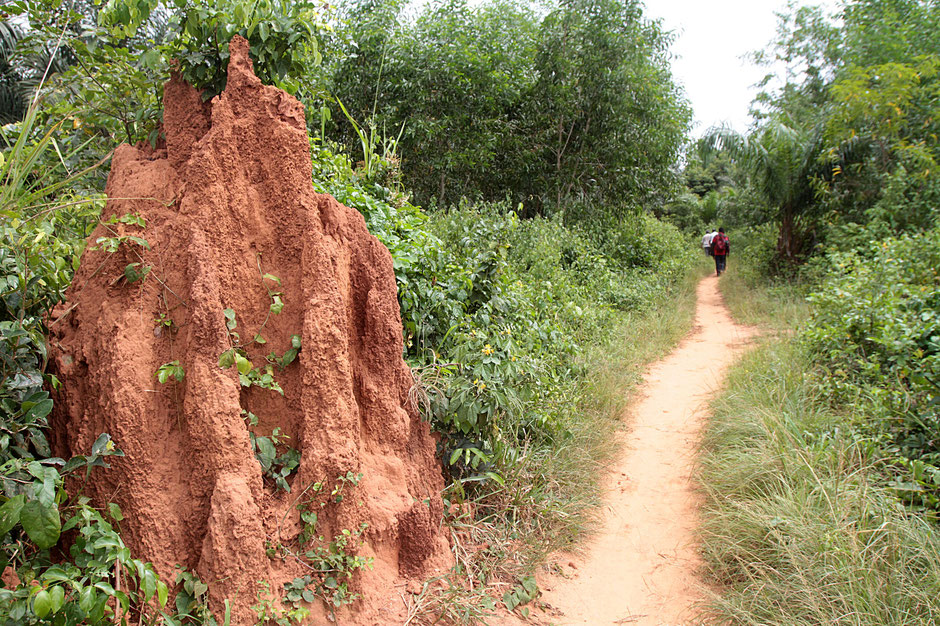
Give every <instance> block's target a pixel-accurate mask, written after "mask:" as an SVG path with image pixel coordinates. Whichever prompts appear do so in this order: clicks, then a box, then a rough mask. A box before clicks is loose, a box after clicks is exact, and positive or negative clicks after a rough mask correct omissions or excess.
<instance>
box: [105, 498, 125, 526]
mask: <svg viewBox="0 0 940 626" xmlns="http://www.w3.org/2000/svg"><path fill="white" fill-rule="evenodd" d="M108 514H110V515H111V519H113V520H114V521H116V522H120V521H122V520H123V519H124V514H123V513H121V507H119V506H118V505H117V504H115V503H114V502H109V503H108Z"/></svg>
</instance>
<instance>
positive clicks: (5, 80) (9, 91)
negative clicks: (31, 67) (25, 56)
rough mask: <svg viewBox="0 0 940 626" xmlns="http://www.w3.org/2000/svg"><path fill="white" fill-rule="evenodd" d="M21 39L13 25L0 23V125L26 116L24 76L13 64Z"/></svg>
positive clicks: (26, 103) (4, 22)
mask: <svg viewBox="0 0 940 626" xmlns="http://www.w3.org/2000/svg"><path fill="white" fill-rule="evenodd" d="M19 39H20V33H19V31H17V29H16V28H15V27H14V26H13V25H12V24H11V23H9V22H6V21H0V124H10V123H12V122H16V121H19V120H21V119H23V115H25V114H26V107H27V105H28V102H27V97H26V95H25V90H24V88H23V76H22V73H21V72H20V71H19V70H17V68H16V67H14V64H13V54H14V52H15V51H16V45H17V43H18V42H19Z"/></svg>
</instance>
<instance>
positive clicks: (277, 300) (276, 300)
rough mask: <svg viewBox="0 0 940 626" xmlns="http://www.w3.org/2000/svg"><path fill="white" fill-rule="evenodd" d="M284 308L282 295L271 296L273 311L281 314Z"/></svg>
mask: <svg viewBox="0 0 940 626" xmlns="http://www.w3.org/2000/svg"><path fill="white" fill-rule="evenodd" d="M282 310H284V301H283V300H281V296H277V295H275V296H272V297H271V312H272V313H274V314H275V315H279V314H280V312H281V311H282Z"/></svg>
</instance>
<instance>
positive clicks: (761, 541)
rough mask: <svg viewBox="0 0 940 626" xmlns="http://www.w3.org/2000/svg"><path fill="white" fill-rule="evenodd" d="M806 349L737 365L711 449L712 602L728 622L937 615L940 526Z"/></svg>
mask: <svg viewBox="0 0 940 626" xmlns="http://www.w3.org/2000/svg"><path fill="white" fill-rule="evenodd" d="M809 372H810V366H809V363H808V362H807V360H806V358H805V355H803V354H802V353H801V352H800V349H799V348H798V347H797V346H796V345H795V344H794V343H792V342H791V341H790V340H788V339H774V340H771V341H769V342H767V343H765V344H764V345H762V346H760V347H759V348H757V349H755V350H754V351H753V352H752V353H750V354H749V355H747V356H745V357H744V359H743V360H742V362H741V363H740V364H739V365H737V366H735V367H734V368H733V369H732V370H731V372H730V373H729V378H728V380H729V386H728V389H727V391H726V392H725V393H724V395H723V396H722V397H721V398H720V399H719V400H718V401H717V402H716V403H715V404H714V409H715V416H714V418H713V419H712V421H711V424H710V426H709V429H708V432H707V435H706V439H705V442H704V453H703V455H702V459H701V467H702V469H701V480H702V484H703V486H704V490H705V496H706V504H705V508H704V512H703V516H702V527H701V533H702V540H703V550H704V554H705V558H706V575H707V578H708V579H709V580H711V581H713V582H716V583H718V584H719V585H720V586H719V587H718V589H717V592H716V593H715V594H714V595H713V596H712V597H711V599H710V601H709V602H708V605H707V611H708V612H710V613H711V614H712V615H714V616H717V618H718V619H719V621H720V622H722V623H733V624H779V625H781V626H783V625H786V626H794V625H803V624H805V625H810V624H845V625H859V626H861V625H863V624H864V625H874V624H898V625H900V624H933V623H936V620H937V618H938V616H940V596H938V591H940V560H938V559H937V556H936V555H937V554H938V550H940V536H938V533H937V529H936V527H935V526H933V525H932V524H931V523H929V522H927V521H926V520H924V519H923V518H922V517H919V516H917V515H915V514H912V513H910V512H909V511H907V510H906V509H905V508H904V507H903V506H901V504H900V503H899V502H898V500H897V499H896V498H895V497H894V496H893V495H892V494H891V493H890V492H888V491H887V490H885V489H884V488H883V487H881V486H880V484H879V483H880V479H879V471H878V467H877V463H876V462H875V461H873V459H872V458H871V457H870V456H869V455H867V454H866V453H865V451H864V450H863V449H862V448H861V447H860V446H859V445H858V442H856V441H855V440H854V439H853V438H852V436H851V432H850V431H849V430H848V429H845V428H844V427H842V424H843V422H844V419H845V416H844V415H840V414H838V413H835V412H833V411H831V410H829V409H828V408H826V407H825V406H823V404H821V403H820V402H819V400H820V398H819V395H818V391H817V390H816V389H815V388H814V387H813V384H812V383H811V381H810V380H809V378H808V374H809Z"/></svg>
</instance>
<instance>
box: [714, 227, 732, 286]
mask: <svg viewBox="0 0 940 626" xmlns="http://www.w3.org/2000/svg"><path fill="white" fill-rule="evenodd" d="M730 250H731V243H730V242H729V241H728V236H727V235H725V229H724V227H722V228H719V229H718V233H717V234H716V235H715V237H714V239H712V256H713V257H715V273H716V274H717V275H718V276H721V273H722V272H723V271H725V264H726V263H727V260H728V252H729V251H730Z"/></svg>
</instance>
